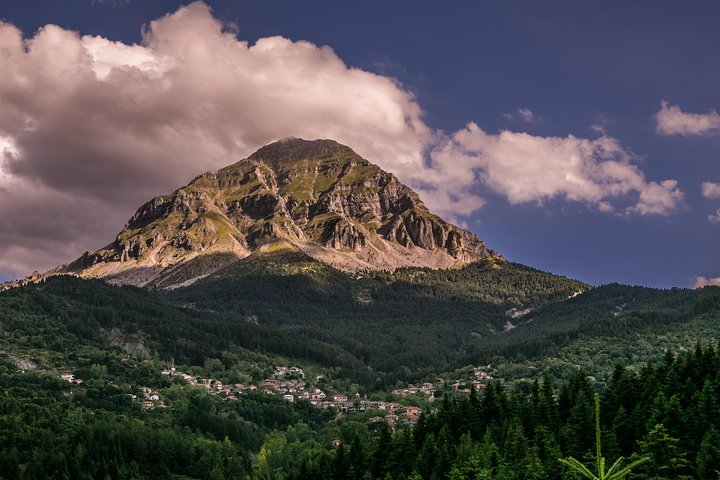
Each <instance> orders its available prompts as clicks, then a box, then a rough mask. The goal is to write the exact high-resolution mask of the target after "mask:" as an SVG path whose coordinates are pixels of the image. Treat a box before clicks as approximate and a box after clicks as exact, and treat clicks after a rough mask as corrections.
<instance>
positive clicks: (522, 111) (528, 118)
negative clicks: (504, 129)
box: [500, 108, 538, 122]
mask: <svg viewBox="0 0 720 480" xmlns="http://www.w3.org/2000/svg"><path fill="white" fill-rule="evenodd" d="M516 115H517V116H518V117H519V118H520V120H522V121H523V122H534V121H535V120H537V119H538V117H536V116H535V114H534V113H533V112H532V110H530V109H529V108H518V109H517V110H516V111H515V113H513V112H505V113H501V114H500V116H501V117H503V118H504V119H505V120H513V119H514V118H515V116H516Z"/></svg>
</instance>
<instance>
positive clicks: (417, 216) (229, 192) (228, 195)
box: [52, 138, 502, 288]
mask: <svg viewBox="0 0 720 480" xmlns="http://www.w3.org/2000/svg"><path fill="white" fill-rule="evenodd" d="M278 247H280V248H291V249H294V250H297V251H299V252H303V253H304V254H306V255H308V256H310V257H312V258H314V259H316V260H318V261H320V262H322V263H325V264H328V265H331V266H333V267H335V268H337V269H339V270H342V271H346V272H358V271H364V270H394V269H396V268H399V267H411V266H412V267H430V268H448V267H458V266H462V265H466V264H469V263H472V262H475V261H478V260H481V259H484V258H488V257H492V258H497V259H501V258H502V257H500V255H498V254H497V253H495V252H493V251H492V250H489V249H488V248H486V247H485V245H484V244H483V242H482V241H481V240H480V239H479V238H478V237H477V236H476V235H475V234H473V233H471V232H469V231H467V230H464V229H462V228H459V227H456V226H454V225H452V224H450V223H448V222H446V221H444V220H443V219H442V218H440V217H438V216H437V215H434V214H432V213H431V212H430V211H429V210H428V209H427V207H426V206H425V205H424V204H423V202H422V201H421V200H420V198H419V197H418V195H417V194H416V193H415V192H414V191H413V190H411V189H410V188H408V187H407V186H405V185H403V184H402V183H400V182H399V181H398V179H397V178H396V177H395V176H394V175H392V174H390V173H388V172H385V171H383V170H381V169H380V168H379V167H378V166H377V165H374V164H372V163H370V162H369V161H367V160H365V159H363V158H361V157H360V156H359V155H358V154H357V153H355V152H354V151H353V150H352V149H350V148H349V147H346V146H344V145H341V144H339V143H337V142H335V141H332V140H314V141H307V140H301V139H298V138H290V139H285V140H281V141H278V142H275V143H273V144H270V145H267V146H265V147H263V148H261V149H259V150H258V151H256V152H255V153H253V154H252V155H251V156H249V157H248V158H245V159H242V160H240V161H239V162H237V163H235V164H233V165H230V166H228V167H225V168H223V169H221V170H219V171H218V172H217V173H210V172H208V173H204V174H202V175H199V176H198V177H196V178H195V179H193V180H192V181H191V182H190V183H189V184H188V185H186V186H185V187H182V188H180V189H178V190H176V191H175V192H173V193H172V194H170V195H164V196H160V197H156V198H154V199H152V200H150V201H149V202H147V203H146V204H144V205H143V206H141V207H140V208H139V209H138V210H137V212H136V213H135V214H134V215H133V216H132V218H131V219H130V220H129V221H128V223H127V224H126V225H125V227H124V228H123V229H122V231H121V232H120V233H119V234H118V235H117V237H116V238H115V241H113V242H112V243H111V244H110V245H108V246H106V247H105V248H102V249H100V250H98V251H96V252H94V253H90V252H88V253H85V254H84V255H83V256H82V257H80V258H78V259H77V260H75V261H74V262H72V263H70V264H68V265H63V266H61V267H58V268H57V269H55V270H54V271H53V272H52V273H72V274H78V275H80V276H81V277H90V278H93V277H100V278H105V279H107V280H108V281H110V282H112V283H118V284H133V285H138V286H150V287H159V288H167V287H177V286H182V285H187V284H190V283H193V282H194V281H196V280H197V279H199V278H203V277H206V276H208V275H211V274H213V273H214V272H216V271H218V270H219V269H222V268H224V267H226V266H228V265H230V264H232V263H234V262H237V261H238V260H239V259H242V258H245V257H247V256H248V255H250V254H251V253H253V252H256V251H262V250H272V249H274V248H278Z"/></svg>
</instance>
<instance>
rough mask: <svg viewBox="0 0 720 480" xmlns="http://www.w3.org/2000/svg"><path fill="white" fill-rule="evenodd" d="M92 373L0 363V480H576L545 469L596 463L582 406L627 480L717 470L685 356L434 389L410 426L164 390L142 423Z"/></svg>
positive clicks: (714, 408)
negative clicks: (75, 382)
mask: <svg viewBox="0 0 720 480" xmlns="http://www.w3.org/2000/svg"><path fill="white" fill-rule="evenodd" d="M95 370H96V372H95V373H89V375H88V378H87V381H86V384H87V385H86V387H85V388H84V389H83V393H82V395H77V394H72V393H71V392H70V390H71V389H72V388H74V387H72V386H71V385H70V384H68V383H67V382H62V381H61V380H59V379H55V378H49V377H47V376H45V375H41V374H35V373H17V372H16V371H15V369H14V368H13V366H12V365H8V364H6V363H3V364H2V365H0V385H2V387H1V388H2V393H1V394H0V408H2V411H3V415H2V417H0V444H1V445H2V449H0V477H1V478H5V479H15V478H17V479H41V478H58V479H60V478H79V479H83V478H88V479H90V478H113V479H114V478H117V479H145V478H148V479H149V478H178V479H179V478H185V479H190V478H198V479H219V478H253V479H318V478H323V479H363V480H364V479H383V480H385V479H417V478H420V479H445V478H449V479H518V480H519V479H548V480H550V479H559V478H567V479H572V478H578V477H576V476H574V474H573V473H572V472H570V471H569V470H567V469H566V468H565V467H564V466H563V465H561V464H560V463H559V461H558V459H560V458H564V457H567V456H572V457H574V458H577V459H581V460H582V461H584V462H585V463H587V464H590V465H592V464H593V462H594V458H593V453H594V451H595V450H594V447H595V435H594V428H593V427H594V406H593V395H594V393H595V392H599V393H600V396H601V399H602V400H601V405H602V407H601V416H600V418H601V431H602V444H603V455H604V456H605V457H607V458H608V459H610V460H613V459H615V458H617V457H619V456H624V457H627V458H629V459H636V458H648V459H649V460H650V461H648V462H646V463H644V464H643V465H641V466H639V467H638V468H637V469H635V470H634V471H633V473H632V475H631V476H630V477H628V478H634V479H643V480H649V479H655V480H658V479H711V478H713V479H714V478H718V473H717V472H718V471H720V416H718V409H719V405H718V395H719V394H720V376H719V375H718V372H720V350H719V349H718V348H717V347H716V346H715V345H713V344H705V345H701V344H698V345H697V346H696V348H695V349H693V350H691V351H689V352H687V353H685V354H680V355H675V354H673V353H672V352H667V353H666V354H665V356H664V358H663V360H662V361H661V362H659V363H657V364H655V365H650V366H646V367H644V368H642V369H639V370H633V369H629V368H626V367H624V366H621V365H618V366H616V367H615V368H614V370H613V371H612V374H611V375H610V380H609V382H608V383H607V384H606V385H598V384H596V383H593V382H591V381H590V379H589V378H588V377H587V375H586V374H585V373H584V372H582V371H577V372H576V373H575V374H573V375H572V376H571V377H570V378H568V379H567V380H566V381H564V382H561V383H560V384H557V385H556V384H554V382H553V381H552V380H550V379H549V378H547V377H546V378H544V379H542V380H539V381H534V382H525V383H518V384H515V385H514V386H513V387H510V385H509V384H503V383H501V382H499V381H493V382H490V383H488V384H487V385H485V386H484V388H482V389H480V390H479V391H476V390H474V389H473V390H472V391H471V393H470V395H464V396H458V395H454V394H452V393H450V392H447V393H446V394H445V395H443V396H442V397H441V398H440V399H438V400H437V405H434V406H433V408H431V409H429V410H427V411H425V412H424V413H423V414H422V415H421V417H420V419H419V420H418V422H417V424H416V425H414V426H413V427H405V428H398V429H397V430H396V431H394V432H393V431H391V429H390V428H389V427H388V426H387V424H386V423H385V422H384V421H382V420H381V421H375V422H372V421H370V422H368V421H367V419H366V418H362V417H352V416H349V415H348V416H336V415H335V414H334V413H333V412H331V411H328V410H320V409H316V408H313V407H311V406H310V405H309V404H307V403H306V402H299V403H296V404H290V403H287V402H283V401H282V400H279V399H277V398H272V397H267V396H261V395H249V396H247V397H244V398H242V399H241V400H240V401H238V402H231V403H228V402H227V401H223V400H220V399H219V398H217V397H211V396H209V395H207V393H205V392H202V391H198V390H193V389H190V388H188V387H186V386H182V385H179V384H171V385H168V386H166V387H165V388H164V390H163V392H164V394H165V395H167V397H168V398H169V399H171V400H170V403H169V406H168V408H165V409H161V410H153V411H143V410H141V409H139V408H138V407H137V406H136V405H133V404H132V403H131V402H130V401H129V400H128V399H127V397H126V396H125V395H121V394H120V393H119V391H120V390H121V389H119V388H117V387H113V385H111V384H108V382H107V381H106V380H107V378H106V377H105V375H107V374H108V372H107V370H103V369H102V368H96V369H95Z"/></svg>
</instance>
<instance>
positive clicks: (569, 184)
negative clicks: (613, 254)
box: [432, 123, 683, 215]
mask: <svg viewBox="0 0 720 480" xmlns="http://www.w3.org/2000/svg"><path fill="white" fill-rule="evenodd" d="M634 158H635V156H634V155H633V154H632V153H631V152H628V151H627V150H625V149H624V148H623V147H622V146H621V145H620V144H619V143H618V141H617V140H615V139H613V138H610V137H601V138H599V139H596V140H587V139H581V138H576V137H574V136H572V135H569V136H567V137H562V138H561V137H538V136H533V135H529V134H526V133H516V132H509V131H503V132H501V133H500V134H498V135H493V134H488V133H486V132H484V131H483V130H482V129H480V127H478V126H477V125H476V124H475V123H470V124H469V125H468V126H467V128H465V129H463V130H460V131H458V132H457V133H455V134H454V135H453V136H452V138H451V139H449V140H447V141H446V142H444V143H443V144H442V145H441V146H440V147H438V148H437V149H436V150H435V151H434V152H433V153H432V159H433V176H434V177H435V178H441V179H442V181H443V182H446V183H450V184H459V185H461V186H463V187H464V188H466V189H468V190H469V189H470V187H471V186H472V185H474V184H476V183H477V181H478V180H479V181H480V182H482V183H483V184H485V185H486V186H488V187H489V188H491V189H492V190H493V191H495V192H496V193H499V194H501V195H503V196H505V197H506V198H507V199H508V200H509V201H510V202H511V203H515V204H517V203H526V202H537V203H542V202H544V201H547V200H550V199H553V198H556V197H561V198H565V199H567V200H570V201H575V202H582V203H586V204H589V205H592V206H594V207H595V208H597V209H598V210H600V211H603V212H611V211H618V208H619V207H617V206H614V205H613V203H611V201H613V200H618V199H622V198H626V197H628V196H634V197H635V201H634V203H633V204H631V205H627V206H625V208H623V209H622V212H623V213H627V214H630V213H636V214H641V215H648V214H659V215H666V214H669V213H671V212H673V211H674V210H676V209H677V208H678V205H679V203H680V202H681V201H682V198H683V193H682V192H681V191H680V190H679V189H678V188H677V182H676V181H675V180H665V181H663V182H660V183H657V182H652V181H648V180H646V179H645V175H644V174H643V173H642V171H641V170H640V169H639V168H638V167H636V166H635V165H633V164H631V163H630V162H631V160H633V159H634Z"/></svg>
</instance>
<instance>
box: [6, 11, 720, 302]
mask: <svg viewBox="0 0 720 480" xmlns="http://www.w3.org/2000/svg"><path fill="white" fill-rule="evenodd" d="M0 19H1V20H2V23H1V24H0V280H7V279H12V278H18V277H22V276H25V275H28V274H30V273H32V272H33V271H35V270H37V271H45V270H47V269H49V268H52V267H54V266H56V265H58V264H61V263H66V262H68V261H71V260H73V259H74V258H76V257H78V256H79V255H80V254H81V253H83V252H84V251H88V250H89V251H93V250H96V249H98V248H100V247H102V246H104V245H107V244H108V243H110V242H111V241H112V240H113V239H114V237H115V235H116V234H117V233H118V232H119V231H120V230H121V228H122V226H123V225H124V224H125V222H126V221H127V219H128V218H129V217H130V216H131V215H132V214H133V213H134V211H135V210H136V209H137V208H138V207H139V206H140V205H141V204H143V203H144V202H145V201H147V200H149V199H150V198H152V197H154V196H157V195H161V194H166V193H169V192H171V191H173V190H174V189H176V188H178V187H180V186H182V185H184V184H186V183H187V182H188V181H189V180H190V179H192V178H193V177H195V176H196V175H198V174H200V173H202V172H205V171H208V170H217V169H218V168H221V167H223V166H225V165H228V164H231V163H234V162H236V161H237V160H239V159H241V158H244V157H246V156H248V155H249V154H250V153H252V152H253V151H254V150H256V149H257V148H259V147H260V146H262V145H264V144H267V143H270V142H272V141H275V140H277V139H280V138H284V137H289V136H295V137H301V138H306V139H312V138H332V139H335V140H337V141H339V142H341V143H344V144H346V145H348V146H350V147H352V148H353V149H355V150H356V151H357V152H358V153H360V154H361V155H363V156H364V157H365V158H367V159H368V160H370V161H372V162H374V163H376V164H378V165H380V166H381V167H382V168H384V169H385V170H388V171H391V172H393V173H395V174H396V175H398V177H399V178H400V179H401V180H402V181H403V182H405V183H407V184H408V185H410V186H411V187H413V188H414V189H415V190H416V191H418V193H419V194H420V196H421V198H423V200H424V201H425V203H426V204H427V205H428V206H429V207H430V208H431V210H433V211H434V212H436V213H438V214H439V215H441V216H443V217H444V218H446V219H447V220H450V221H453V222H455V223H457V224H459V225H461V226H463V227H465V228H468V229H470V230H472V231H474V232H475V233H477V234H478V235H479V236H480V238H481V239H483V240H484V241H485V243H486V244H487V245H488V246H489V247H491V248H493V249H495V250H497V251H499V252H500V253H501V254H503V255H504V256H505V257H506V258H508V259H510V260H512V261H517V262H521V263H524V264H527V265H531V266H534V267H536V268H539V269H542V270H547V271H551V272H554V273H558V274H562V275H567V276H569V277H573V278H577V279H580V280H583V281H586V282H588V283H591V284H593V285H600V284H605V283H611V282H620V283H626V284H632V285H645V286H652V287H662V288H669V287H697V286H702V285H705V284H713V283H714V284H720V255H718V252H717V245H718V243H719V241H720V168H718V166H720V148H718V147H720V115H719V114H718V113H717V112H716V110H717V109H718V108H720V89H718V85H720V58H719V55H718V53H717V52H718V51H719V47H720V29H718V28H717V24H718V22H719V21H720V3H718V2H709V1H707V2H696V3H693V8H688V7H687V5H686V3H685V2H663V1H657V2H626V1H620V0H618V1H598V0H587V1H580V2H578V1H572V0H567V1H545V2H536V1H532V0H528V1H499V0H488V1H455V2H450V3H449V4H447V5H445V4H443V5H440V4H439V3H438V2H430V1H427V2H425V1H412V2H411V1H397V2H383V1H367V2H336V1H314V2H297V1H279V0H278V1H262V0H217V1H213V0H206V1H205V2H194V3H192V2H176V1H173V0H144V1H139V0H36V1H33V2H27V1H25V0H5V1H3V2H2V4H0Z"/></svg>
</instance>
